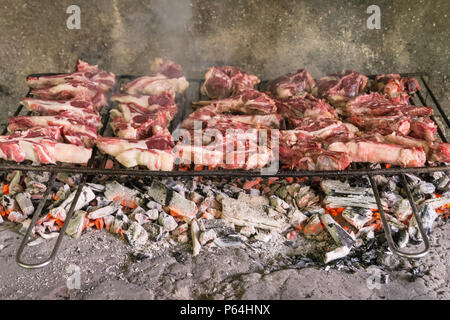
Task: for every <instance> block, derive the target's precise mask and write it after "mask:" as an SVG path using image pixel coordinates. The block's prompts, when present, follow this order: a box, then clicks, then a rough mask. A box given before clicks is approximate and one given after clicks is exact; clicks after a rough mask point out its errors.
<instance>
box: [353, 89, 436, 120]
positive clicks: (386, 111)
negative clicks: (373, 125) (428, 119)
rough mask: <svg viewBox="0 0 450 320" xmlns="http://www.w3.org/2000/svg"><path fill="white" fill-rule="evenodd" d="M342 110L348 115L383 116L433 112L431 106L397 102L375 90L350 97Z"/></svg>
mask: <svg viewBox="0 0 450 320" xmlns="http://www.w3.org/2000/svg"><path fill="white" fill-rule="evenodd" d="M344 110H345V113H346V114H347V115H348V116H357V115H371V116H385V115H391V114H398V113H402V114H403V115H407V116H414V117H425V116H430V115H432V114H433V108H430V107H424V106H413V105H408V104H403V103H397V102H395V101H393V100H392V99H389V98H387V97H385V96H383V95H381V94H379V93H377V92H373V93H370V94H365V95H362V96H358V97H355V98H353V99H350V100H349V101H348V102H347V104H346V105H345V108H344Z"/></svg>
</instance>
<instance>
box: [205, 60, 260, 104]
mask: <svg viewBox="0 0 450 320" xmlns="http://www.w3.org/2000/svg"><path fill="white" fill-rule="evenodd" d="M258 83H259V79H258V77H257V76H255V75H252V74H248V73H245V72H243V71H242V70H241V69H239V68H236V67H231V66H223V67H211V68H210V69H209V70H208V72H206V74H205V82H204V83H203V85H202V87H201V92H202V94H203V95H205V96H208V97H210V98H212V99H223V98H227V97H229V96H232V95H235V94H238V93H239V92H241V91H243V90H247V89H253V88H254V87H255V85H257V84H258Z"/></svg>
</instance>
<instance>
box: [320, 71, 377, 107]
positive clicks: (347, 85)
mask: <svg viewBox="0 0 450 320" xmlns="http://www.w3.org/2000/svg"><path fill="white" fill-rule="evenodd" d="M368 81H369V79H368V78H367V77H366V76H364V75H362V74H359V73H357V72H355V71H351V70H344V71H341V72H338V73H334V74H332V75H329V76H326V77H323V78H320V79H319V80H318V81H317V88H318V94H319V96H320V97H324V98H327V100H328V101H329V102H330V103H331V104H332V105H333V106H335V107H340V106H343V105H345V103H346V102H347V101H348V100H349V99H350V98H353V97H356V96H358V95H360V94H362V93H363V92H364V91H366V89H367V83H368Z"/></svg>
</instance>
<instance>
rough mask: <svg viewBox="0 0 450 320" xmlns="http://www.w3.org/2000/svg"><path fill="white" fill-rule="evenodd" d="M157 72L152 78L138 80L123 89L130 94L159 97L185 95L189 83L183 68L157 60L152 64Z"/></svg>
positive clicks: (167, 61)
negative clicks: (166, 93)
mask: <svg viewBox="0 0 450 320" xmlns="http://www.w3.org/2000/svg"><path fill="white" fill-rule="evenodd" d="M152 69H153V71H154V72H156V73H155V74H153V75H150V76H144V77H140V78H137V79H135V80H133V81H131V82H129V83H127V84H126V85H125V86H124V87H123V91H125V92H126V93H128V94H141V95H149V96H151V95H159V94H161V93H164V92H170V93H172V94H173V95H175V93H184V91H186V89H187V88H188V87H189V82H187V80H186V78H185V77H184V75H183V71H182V69H181V66H180V65H178V64H175V63H174V62H172V61H170V60H167V59H161V58H156V59H155V61H154V62H153V64H152Z"/></svg>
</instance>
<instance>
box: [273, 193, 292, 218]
mask: <svg viewBox="0 0 450 320" xmlns="http://www.w3.org/2000/svg"><path fill="white" fill-rule="evenodd" d="M269 201H270V205H271V206H272V207H273V208H275V210H277V211H278V212H279V213H283V214H285V213H286V210H288V209H289V208H290V205H289V204H288V203H287V202H286V201H284V200H283V199H280V198H278V197H277V196H270V198H269Z"/></svg>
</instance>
